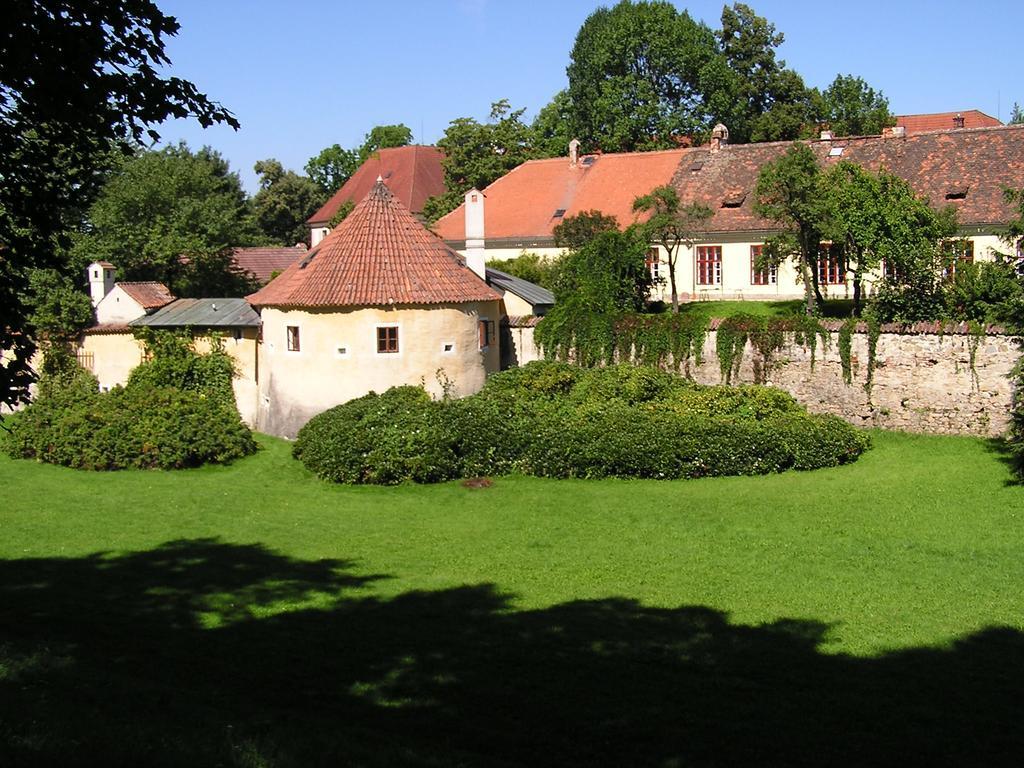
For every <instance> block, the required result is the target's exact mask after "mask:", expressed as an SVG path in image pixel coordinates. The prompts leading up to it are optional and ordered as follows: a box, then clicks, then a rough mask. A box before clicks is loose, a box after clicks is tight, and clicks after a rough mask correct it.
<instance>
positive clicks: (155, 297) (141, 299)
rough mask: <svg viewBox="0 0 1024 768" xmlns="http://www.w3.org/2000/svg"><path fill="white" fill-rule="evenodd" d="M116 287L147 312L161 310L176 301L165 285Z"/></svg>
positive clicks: (142, 284) (117, 284) (144, 284)
mask: <svg viewBox="0 0 1024 768" xmlns="http://www.w3.org/2000/svg"><path fill="white" fill-rule="evenodd" d="M115 285H116V286H117V287H118V288H120V289H121V290H122V291H124V292H125V293H127V294H128V295H129V296H130V297H131V298H132V300H134V301H135V302H136V303H137V304H138V305H139V306H140V307H142V308H143V309H146V310H150V309H159V308H160V307H162V306H164V305H166V304H170V303H171V302H172V301H174V294H173V293H171V292H170V291H169V290H168V289H167V286H166V285H164V284H163V283H156V282H137V283H115Z"/></svg>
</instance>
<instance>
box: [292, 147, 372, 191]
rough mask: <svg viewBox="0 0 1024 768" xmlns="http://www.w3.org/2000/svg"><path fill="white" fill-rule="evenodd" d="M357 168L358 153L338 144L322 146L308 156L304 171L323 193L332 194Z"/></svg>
mask: <svg viewBox="0 0 1024 768" xmlns="http://www.w3.org/2000/svg"><path fill="white" fill-rule="evenodd" d="M357 168H359V154H358V153H357V152H354V151H352V150H349V149H343V148H342V147H341V145H340V144H332V145H331V146H329V147H324V148H323V149H322V150H320V153H319V154H318V155H316V156H315V157H311V158H309V162H307V163H306V166H305V171H306V173H307V174H309V178H311V179H312V180H313V183H314V184H316V185H317V186H318V187H320V191H321V192H323V193H324V194H325V195H333V194H334V193H335V192H336V191H337V190H339V189H341V187H342V185H343V184H344V183H345V182H346V181H348V180H349V179H350V178H351V176H352V174H353V173H355V172H356V169H357Z"/></svg>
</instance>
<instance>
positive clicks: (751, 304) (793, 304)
mask: <svg viewBox="0 0 1024 768" xmlns="http://www.w3.org/2000/svg"><path fill="white" fill-rule="evenodd" d="M803 311H804V302H803V301H801V300H799V299H796V300H787V301H755V300H754V299H751V300H749V301H688V302H684V303H683V304H680V305H679V312H680V313H681V314H684V315H699V316H701V317H729V315H734V314H736V313H738V312H745V313H746V314H748V315H757V316H758V317H782V316H785V315H793V314H797V315H799V314H802V313H803ZM821 313H822V315H824V316H825V317H827V318H845V317H849V316H850V315H851V314H852V313H853V301H850V300H847V299H828V300H826V301H825V303H824V304H823V305H822V307H821Z"/></svg>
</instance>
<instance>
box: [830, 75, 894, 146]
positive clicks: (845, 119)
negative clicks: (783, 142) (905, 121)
mask: <svg viewBox="0 0 1024 768" xmlns="http://www.w3.org/2000/svg"><path fill="white" fill-rule="evenodd" d="M819 116H820V119H821V120H823V121H824V122H825V123H827V124H828V125H829V127H830V128H831V129H832V132H833V133H835V134H836V135H837V136H873V135H877V134H880V133H881V132H882V129H883V128H887V127H889V126H890V125H895V124H896V118H894V117H893V116H892V114H890V112H889V102H888V100H887V99H886V98H885V96H883V95H882V92H881V91H876V90H875V89H874V88H871V87H870V86H869V85H868V84H867V83H866V82H864V80H863V79H862V78H860V77H854V76H853V75H836V79H835V80H833V81H832V84H831V85H829V87H828V88H826V89H825V90H824V91H823V92H822V94H821V98H820V108H819Z"/></svg>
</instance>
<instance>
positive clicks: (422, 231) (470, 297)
mask: <svg viewBox="0 0 1024 768" xmlns="http://www.w3.org/2000/svg"><path fill="white" fill-rule="evenodd" d="M248 298H249V301H250V303H252V304H253V305H254V306H263V307H266V306H289V307H353V306H364V307H365V306H388V305H413V304H449V303H452V304H459V303H465V302H471V301H497V300H500V298H501V296H500V294H498V293H497V292H496V291H494V290H493V289H492V288H490V287H489V286H488V285H487V283H485V282H484V281H483V280H481V279H480V278H479V277H477V275H476V274H475V273H474V272H472V270H470V269H469V268H468V267H466V265H465V263H464V261H463V260H462V257H461V256H459V254H457V253H456V252H455V251H453V250H452V249H451V248H450V247H448V246H447V245H445V243H444V242H442V241H441V240H440V239H438V238H437V237H436V236H435V235H433V234H432V233H431V232H429V231H428V230H427V229H426V228H425V227H424V226H423V225H422V224H421V223H420V222H419V221H418V220H417V219H416V218H415V217H414V216H413V215H412V214H411V213H409V211H408V210H407V209H406V208H405V207H404V206H403V205H402V204H401V203H400V202H399V201H398V200H396V199H395V196H394V195H392V194H391V192H390V191H389V190H388V188H387V186H385V185H384V183H383V182H380V181H378V182H377V183H376V184H375V185H374V187H373V189H371V190H370V193H369V194H368V195H367V196H366V197H365V198H364V199H363V200H362V202H360V203H359V205H357V206H356V207H355V210H353V211H352V213H350V214H349V215H348V217H347V218H346V219H345V220H344V221H343V222H341V224H339V225H338V226H337V227H335V229H334V230H333V231H332V232H331V233H330V234H329V235H328V236H327V237H326V238H324V240H323V241H322V242H321V243H320V244H319V245H318V246H317V247H316V248H313V249H312V250H311V251H309V253H307V254H306V255H305V256H304V257H303V258H302V259H300V260H299V261H297V262H296V263H294V264H293V265H292V266H290V267H289V268H288V269H286V270H285V271H284V272H283V273H282V274H281V275H280V276H278V277H277V278H275V279H274V280H272V281H271V282H270V283H269V284H268V285H266V286H265V287H264V288H262V289H260V290H259V291H257V292H256V293H254V294H252V295H251V296H249V297H248Z"/></svg>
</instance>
